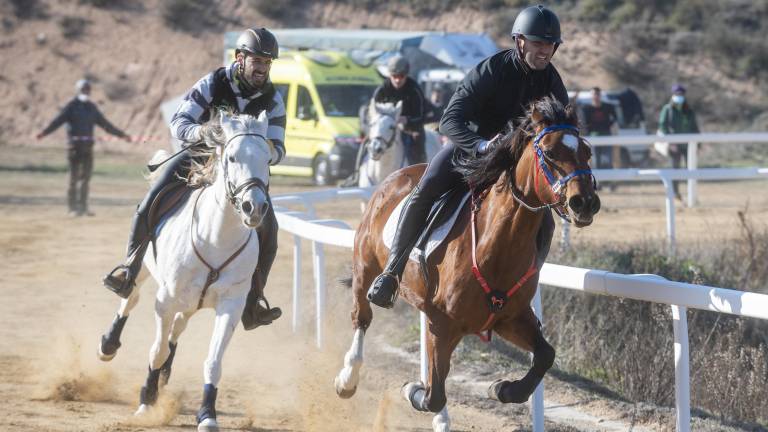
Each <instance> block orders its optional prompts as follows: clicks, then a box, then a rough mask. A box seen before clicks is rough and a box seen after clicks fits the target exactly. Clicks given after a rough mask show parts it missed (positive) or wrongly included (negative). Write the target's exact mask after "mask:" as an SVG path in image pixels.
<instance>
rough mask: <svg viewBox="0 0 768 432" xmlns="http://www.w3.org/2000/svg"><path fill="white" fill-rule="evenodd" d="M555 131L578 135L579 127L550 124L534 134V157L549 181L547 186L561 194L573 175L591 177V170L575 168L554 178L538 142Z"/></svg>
mask: <svg viewBox="0 0 768 432" xmlns="http://www.w3.org/2000/svg"><path fill="white" fill-rule="evenodd" d="M557 131H566V133H568V134H570V135H574V136H575V137H577V138H578V137H579V128H577V127H576V126H573V125H569V124H559V125H552V126H548V127H546V128H544V129H542V130H541V132H539V133H538V134H537V135H536V138H534V140H533V150H534V151H535V152H536V159H537V160H538V163H539V168H541V172H543V173H544V177H545V178H546V179H547V183H549V186H550V187H551V188H552V191H553V192H554V193H555V194H556V195H557V196H560V195H562V192H563V191H564V190H565V185H566V184H567V183H568V182H569V181H571V179H573V178H574V177H580V176H590V177H592V170H591V169H581V170H576V171H574V172H572V173H570V174H568V175H566V176H565V177H561V178H559V179H558V178H556V177H555V176H554V174H552V171H551V170H550V169H549V166H548V165H547V162H546V159H547V158H546V156H544V152H543V151H542V150H541V147H540V146H539V142H540V141H541V140H542V139H543V138H544V137H545V136H546V135H547V134H550V133H552V132H557Z"/></svg>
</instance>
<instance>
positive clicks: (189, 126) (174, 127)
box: [104, 28, 286, 330]
mask: <svg viewBox="0 0 768 432" xmlns="http://www.w3.org/2000/svg"><path fill="white" fill-rule="evenodd" d="M277 56H278V45H277V40H276V39H275V37H274V35H273V34H272V33H271V32H269V31H268V30H267V29H264V28H259V29H247V30H245V31H244V32H243V33H241V34H240V37H238V39H237V42H236V49H235V62H233V63H232V64H231V65H229V66H227V67H222V68H218V69H216V70H215V71H213V72H211V73H209V74H208V75H206V76H204V77H203V78H201V79H200V80H199V81H198V82H197V83H196V84H195V85H194V86H193V87H192V89H191V90H190V91H189V92H188V93H187V95H186V96H185V97H184V100H183V101H182V103H181V105H180V106H179V109H178V110H177V111H176V114H174V116H173V118H172V119H171V125H170V128H171V134H172V135H173V136H174V138H177V139H179V140H180V141H183V142H186V143H187V144H188V145H192V146H193V145H196V144H198V143H201V142H202V141H201V140H202V135H201V133H202V128H203V126H202V124H203V123H205V122H206V121H207V120H208V119H210V118H211V117H212V116H213V115H214V114H215V111H216V110H231V111H234V112H236V113H245V114H250V115H253V116H257V115H259V114H260V113H261V112H263V111H266V113H267V118H268V120H269V128H268V129H267V136H266V138H267V140H269V141H270V142H271V143H272V145H273V147H274V150H275V154H273V155H272V160H271V161H270V164H271V165H275V164H277V163H279V162H280V161H281V160H282V159H283V157H284V156H285V144H284V141H285V122H286V116H285V105H284V104H283V99H282V97H281V96H280V93H279V92H278V91H276V90H275V87H274V86H273V85H272V82H271V81H270V79H269V71H270V68H271V65H272V60H273V59H276V58H277ZM190 159H191V158H190V156H189V153H188V152H186V151H183V152H181V153H179V154H178V155H176V156H174V157H173V158H172V159H170V160H169V161H168V162H166V163H167V164H169V166H167V167H165V170H164V171H163V174H162V176H161V177H160V178H159V179H158V181H157V183H156V184H155V185H153V186H152V188H151V189H150V190H149V192H148V193H147V195H146V196H145V197H144V200H143V201H142V202H141V204H140V205H139V207H138V209H137V211H136V214H135V216H134V219H133V224H132V229H131V236H130V238H129V241H128V253H127V260H126V263H125V264H124V265H120V266H118V267H116V268H115V269H114V270H112V272H110V273H109V274H108V275H107V276H106V277H105V278H104V285H105V286H106V287H107V288H108V289H110V290H111V291H114V292H115V293H116V294H118V295H119V296H121V297H123V298H126V297H128V296H129V295H130V293H131V291H132V290H133V287H134V285H135V281H136V276H137V274H138V272H139V271H140V270H141V263H142V259H143V257H144V252H145V251H146V249H147V246H148V244H149V239H150V233H149V232H148V230H149V227H148V221H147V217H148V214H149V209H150V207H151V204H152V202H153V201H154V199H155V198H156V197H157V196H158V195H159V194H160V192H161V191H162V190H163V189H164V188H165V187H166V186H167V185H169V184H171V183H173V182H179V181H182V180H179V179H180V178H186V177H187V175H188V174H189V167H190ZM258 235H259V247H260V252H259V259H258V263H257V264H256V270H255V271H254V273H253V277H252V279H251V290H250V292H249V293H248V298H247V300H246V305H245V310H244V311H243V316H242V322H243V327H244V328H245V329H246V330H251V329H253V328H256V327H258V326H260V325H266V324H271V323H272V321H274V320H276V319H277V318H279V317H280V316H281V315H282V311H281V310H280V308H272V307H270V306H269V303H268V302H267V300H266V298H265V297H264V286H265V285H266V282H267V276H268V275H269V270H270V269H271V268H272V263H273V262H274V259H275V253H276V251H277V219H276V218H275V213H274V210H273V208H272V205H271V203H270V206H269V210H268V212H267V214H266V215H265V216H264V222H263V223H262V225H261V226H260V227H259V229H258ZM262 303H263V304H262Z"/></svg>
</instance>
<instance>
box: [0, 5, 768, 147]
mask: <svg viewBox="0 0 768 432" xmlns="http://www.w3.org/2000/svg"><path fill="white" fill-rule="evenodd" d="M407 3H408V2H400V3H397V4H394V5H392V4H387V5H378V6H376V5H375V4H374V2H365V1H347V2H336V3H329V4H322V3H319V2H304V1H297V0H292V1H286V2H281V3H280V6H268V5H269V4H270V3H268V2H264V1H257V0H251V1H236V0H223V1H220V2H217V3H214V4H213V5H209V4H208V3H207V2H202V1H199V0H173V1H165V2H163V1H160V0H145V1H111V2H108V1H103V0H79V1H74V0H70V1H66V0H35V1H32V0H26V1H24V0H2V1H0V13H2V34H3V37H2V42H0V53H2V58H3V62H2V66H0V96H2V98H3V100H4V102H5V103H4V105H5V107H6V108H5V109H4V110H2V111H0V143H2V144H10V145H29V144H35V143H34V142H33V141H34V139H33V138H32V137H33V136H34V134H35V133H36V132H38V131H39V130H40V129H42V128H43V127H44V126H45V125H46V124H47V123H48V122H49V121H50V120H51V119H52V118H53V117H54V116H55V115H56V113H57V112H58V110H59V107H61V106H62V105H63V104H65V103H66V102H67V100H68V99H69V98H71V97H72V96H73V94H74V83H75V81H76V80H77V79H79V78H81V77H83V76H87V77H89V78H90V79H92V80H93V81H94V83H95V86H94V91H93V95H92V96H93V99H94V100H95V101H96V102H97V103H98V104H99V106H100V107H101V108H102V111H103V112H104V113H105V115H106V117H107V118H108V119H110V120H111V121H112V122H113V123H114V124H115V125H117V126H118V127H121V128H123V129H125V130H126V131H128V132H129V133H130V134H131V135H133V136H136V137H140V138H141V140H140V142H138V143H136V144H135V145H134V146H133V148H136V149H138V150H140V151H144V152H146V151H149V149H152V148H156V147H157V146H158V145H160V144H164V143H165V142H166V137H167V130H166V128H165V126H164V125H163V121H162V118H161V115H160V112H159V106H160V104H161V102H162V101H163V100H165V99H167V98H170V97H172V96H175V95H178V94H180V93H183V92H184V91H186V90H187V89H188V87H190V86H191V85H192V84H193V83H194V82H195V81H196V80H197V79H198V78H200V77H201V76H202V75H203V74H205V73H206V72H208V71H210V70H211V69H212V68H214V67H216V66H218V65H219V64H220V62H221V50H222V48H221V46H222V33H223V32H224V31H229V30H239V29H242V28H244V27H246V26H255V25H259V26H266V27H298V26H316V27H336V28H361V27H369V28H392V29H411V30H412V29H428V30H447V31H487V32H489V33H490V34H491V35H493V36H494V37H495V38H496V39H497V42H498V43H499V45H501V46H508V45H509V44H510V42H511V41H510V39H509V38H508V37H507V36H506V32H507V29H508V28H509V27H510V26H511V24H510V23H511V20H512V19H513V17H514V15H515V13H516V12H517V10H519V8H515V7H509V6H504V2H498V1H496V2H494V1H484V2H481V3H480V4H481V6H482V5H485V6H488V9H487V10H485V11H482V10H480V9H482V8H477V7H471V5H464V4H465V3H466V2H461V1H454V2H439V1H435V2H426V3H424V4H425V5H427V6H424V7H422V8H417V9H416V10H408V8H407V7H406V5H407ZM443 3H446V4H448V3H451V8H448V9H450V11H449V12H440V13H434V11H435V10H436V9H439V7H438V6H440V5H441V4H443ZM511 3H516V2H511ZM559 3H562V4H561V5H558V6H555V9H556V10H557V11H558V13H561V15H562V16H563V17H564V19H563V21H564V29H563V34H564V39H565V40H566V43H565V44H564V45H562V47H561V48H560V49H559V51H558V52H557V54H556V56H555V59H554V62H555V64H556V65H557V67H558V68H559V70H560V71H561V75H562V76H563V77H564V80H565V83H566V86H567V87H568V88H569V89H584V88H589V87H591V86H594V85H600V86H602V87H605V88H620V87H624V86H626V85H631V86H633V87H634V88H636V89H637V90H638V93H639V94H640V96H641V98H642V99H643V100H644V101H645V105H646V107H645V108H646V116H647V118H648V120H649V123H650V126H651V127H652V128H653V127H654V126H655V120H654V118H655V116H656V112H657V110H658V107H659V106H660V105H661V104H662V103H663V102H664V101H665V99H666V97H667V89H668V87H669V84H670V83H672V82H674V81H678V80H679V81H681V82H685V83H687V84H688V86H689V88H690V92H689V96H690V99H691V100H692V101H693V103H694V104H695V105H696V106H697V107H698V110H699V116H700V122H701V123H702V124H703V129H705V130H718V131H722V130H744V129H762V130H765V129H766V128H768V115H766V114H762V116H761V113H764V112H765V111H766V108H767V107H768V101H766V98H765V97H764V94H765V92H764V90H762V89H761V87H760V81H759V78H757V77H755V78H752V79H744V78H741V79H737V78H733V77H731V76H729V75H727V74H725V73H723V72H722V71H721V69H722V68H721V67H720V66H722V64H719V63H718V58H714V57H708V56H706V55H705V54H703V53H702V50H688V51H690V52H688V53H684V54H683V53H680V52H678V53H673V52H672V51H671V50H670V49H669V48H670V47H671V46H672V45H673V44H672V43H671V42H670V43H663V44H662V43H658V44H657V45H656V46H657V47H658V48H657V49H654V50H650V51H649V50H648V49H647V46H644V44H646V43H656V42H659V41H658V40H655V39H654V37H655V38H656V39H658V38H662V37H665V35H660V34H657V35H655V36H654V37H651V36H653V35H648V34H643V33H642V32H641V29H640V28H638V27H637V25H636V23H635V25H634V26H630V27H631V28H630V27H626V28H621V29H618V30H617V29H616V28H605V29H601V28H600V26H599V25H598V26H596V25H594V23H593V24H589V25H588V24H585V22H584V21H583V19H582V20H579V19H576V18H573V19H571V18H570V17H572V16H573V17H576V16H577V15H576V12H574V11H575V9H573V5H571V4H570V3H572V2H559ZM587 3H589V2H587ZM592 3H595V2H592ZM363 4H364V5H365V6H368V7H370V6H372V5H373V6H374V7H375V13H371V14H369V13H366V12H364V11H363V10H362V8H361V7H360V5H363ZM558 7H559V8H560V9H558ZM257 8H258V10H261V11H264V12H265V13H267V16H268V17H267V16H265V15H262V14H260V13H259V12H257ZM430 8H431V9H430ZM448 9H444V10H448ZM582 9H583V6H582ZM578 16H581V15H578ZM606 19H607V18H606ZM667 36H668V34H667ZM681 38H682V36H680V37H677V36H676V39H675V40H676V41H677V42H675V43H676V44H677V45H675V46H678V45H680V44H683V45H684V44H685V43H686V42H685V40H684V38H683V39H681ZM691 38H693V39H695V38H694V37H693V36H691V37H689V39H691ZM693 39H691V40H693ZM680 40H683V42H680ZM667 42H668V41H667ZM633 43H634V44H636V45H637V46H633V45H632V44H633ZM691 43H694V42H691ZM678 51H685V50H683V49H680V48H678ZM763 85H764V83H763ZM62 135H63V132H61V131H59V132H57V133H56V134H55V135H53V136H52V137H49V138H46V139H45V141H43V142H42V143H41V144H42V145H52V144H53V143H55V142H56V141H58V140H61V138H62ZM103 143H104V144H103V145H104V146H106V148H108V149H112V148H114V149H126V147H125V146H126V145H125V144H124V143H123V142H120V141H109V140H107V141H103Z"/></svg>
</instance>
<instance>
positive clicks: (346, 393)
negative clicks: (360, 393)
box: [333, 377, 357, 399]
mask: <svg viewBox="0 0 768 432" xmlns="http://www.w3.org/2000/svg"><path fill="white" fill-rule="evenodd" d="M333 385H334V386H335V387H336V394H337V395H339V397H340V398H342V399H349V398H351V397H352V396H354V395H355V392H356V391H357V386H354V387H352V388H351V389H345V388H344V387H342V385H341V380H340V379H339V377H336V378H334V380H333Z"/></svg>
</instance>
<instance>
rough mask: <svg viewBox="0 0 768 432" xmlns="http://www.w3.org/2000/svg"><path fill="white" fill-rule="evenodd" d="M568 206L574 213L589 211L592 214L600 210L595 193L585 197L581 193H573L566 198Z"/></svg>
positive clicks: (598, 198)
mask: <svg viewBox="0 0 768 432" xmlns="http://www.w3.org/2000/svg"><path fill="white" fill-rule="evenodd" d="M568 207H570V208H571V209H572V210H573V211H575V212H576V213H583V212H584V211H589V213H590V214H593V215H594V214H596V213H597V212H598V211H600V197H598V196H597V194H589V195H587V196H586V197H585V196H583V195H574V196H572V197H571V198H570V199H568Z"/></svg>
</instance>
